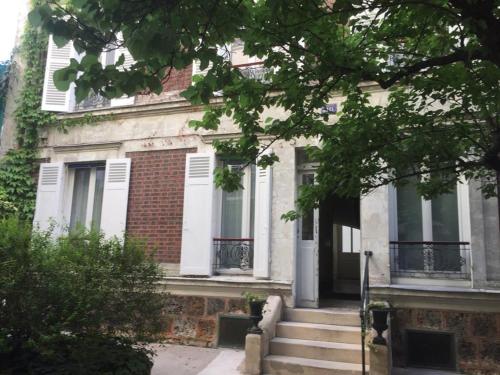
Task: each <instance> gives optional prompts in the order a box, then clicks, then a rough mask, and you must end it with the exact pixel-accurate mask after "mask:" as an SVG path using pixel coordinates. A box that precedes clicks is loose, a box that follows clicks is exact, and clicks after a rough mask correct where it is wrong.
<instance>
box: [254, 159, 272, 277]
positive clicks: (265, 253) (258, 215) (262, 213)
mask: <svg viewBox="0 0 500 375" xmlns="http://www.w3.org/2000/svg"><path fill="white" fill-rule="evenodd" d="M268 152H269V153H270V150H268ZM271 200H272V168H271V167H267V168H261V167H257V174H256V176H255V224H254V228H255V235H254V261H253V262H254V265H253V275H254V276H255V277H258V278H268V277H269V276H270V259H271V258H270V252H271Z"/></svg>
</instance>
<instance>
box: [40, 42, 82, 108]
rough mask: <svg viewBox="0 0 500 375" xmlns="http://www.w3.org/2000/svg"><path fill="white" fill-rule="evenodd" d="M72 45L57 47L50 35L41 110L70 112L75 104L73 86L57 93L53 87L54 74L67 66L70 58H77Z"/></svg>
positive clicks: (69, 43) (70, 43)
mask: <svg viewBox="0 0 500 375" xmlns="http://www.w3.org/2000/svg"><path fill="white" fill-rule="evenodd" d="M77 57H78V56H77V53H76V51H75V49H74V48H73V43H72V42H68V43H67V44H66V45H65V46H64V47H61V48H59V47H57V46H56V44H55V43H54V40H53V38H52V35H51V36H50V37H49V47H48V50H47V63H46V65H45V80H44V83H43V96H42V110H44V111H54V112H70V111H72V109H73V106H74V104H75V99H74V93H75V89H74V84H71V86H70V88H69V90H68V91H59V90H58V89H57V88H56V86H55V85H54V72H55V71H57V70H59V69H62V68H65V67H67V66H68V65H69V60H70V59H71V58H77Z"/></svg>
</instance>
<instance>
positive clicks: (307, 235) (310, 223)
mask: <svg viewBox="0 0 500 375" xmlns="http://www.w3.org/2000/svg"><path fill="white" fill-rule="evenodd" d="M312 184H314V174H313V173H308V174H304V175H302V185H312ZM301 229H302V231H301V232H302V240H303V241H312V240H314V209H311V210H309V211H308V212H305V213H304V214H303V215H302V218H301Z"/></svg>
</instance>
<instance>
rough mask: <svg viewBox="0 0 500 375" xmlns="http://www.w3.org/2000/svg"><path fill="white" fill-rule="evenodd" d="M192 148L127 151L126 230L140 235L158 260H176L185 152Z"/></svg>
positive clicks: (180, 235)
mask: <svg viewBox="0 0 500 375" xmlns="http://www.w3.org/2000/svg"><path fill="white" fill-rule="evenodd" d="M191 152H196V149H177V150H161V151H141V152H129V153H127V157H129V158H131V159H132V160H131V161H132V165H131V171H130V188H129V198H128V213H127V233H128V234H130V235H132V236H135V237H139V238H144V239H145V240H146V241H147V244H148V248H149V249H153V248H154V249H156V258H157V260H158V261H160V262H167V263H179V262H180V255H181V239H182V210H183V204H184V170H185V164H186V154H187V153H191Z"/></svg>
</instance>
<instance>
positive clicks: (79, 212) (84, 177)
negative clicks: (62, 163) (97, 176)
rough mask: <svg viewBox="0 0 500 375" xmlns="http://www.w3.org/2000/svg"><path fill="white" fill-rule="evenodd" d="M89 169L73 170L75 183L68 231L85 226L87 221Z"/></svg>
mask: <svg viewBox="0 0 500 375" xmlns="http://www.w3.org/2000/svg"><path fill="white" fill-rule="evenodd" d="M89 179H90V169H89V168H77V169H75V182H74V185H73V198H72V202H71V217H70V224H69V227H70V229H74V228H76V227H77V226H85V222H86V219H87V201H88V195H89Z"/></svg>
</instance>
